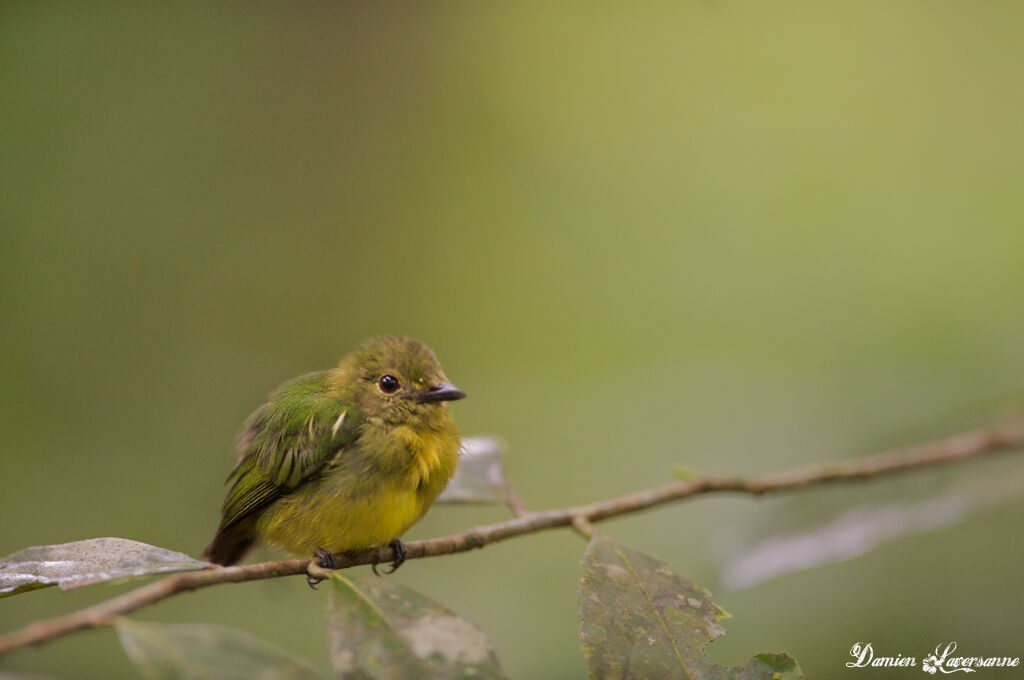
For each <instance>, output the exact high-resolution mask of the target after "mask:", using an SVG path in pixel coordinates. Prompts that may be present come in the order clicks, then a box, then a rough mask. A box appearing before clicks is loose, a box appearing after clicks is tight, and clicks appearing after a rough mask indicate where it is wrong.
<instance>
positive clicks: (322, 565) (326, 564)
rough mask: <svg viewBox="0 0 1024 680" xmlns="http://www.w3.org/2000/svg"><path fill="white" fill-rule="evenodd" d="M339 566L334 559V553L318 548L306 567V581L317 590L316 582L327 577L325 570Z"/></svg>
mask: <svg viewBox="0 0 1024 680" xmlns="http://www.w3.org/2000/svg"><path fill="white" fill-rule="evenodd" d="M337 568H338V563H337V562H336V561H335V559H334V554H333V553H330V552H328V551H326V550H324V549H323V548H317V549H316V555H315V556H314V559H313V560H311V561H310V563H309V566H308V567H306V583H307V584H309V587H310V588H312V589H313V590H316V584H318V583H320V581H323V580H324V579H325V578H327V575H326V574H325V573H324V570H327V569H337Z"/></svg>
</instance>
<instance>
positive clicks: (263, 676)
mask: <svg viewBox="0 0 1024 680" xmlns="http://www.w3.org/2000/svg"><path fill="white" fill-rule="evenodd" d="M117 631H118V634H119V635H120V637H121V646H122V647H124V651H125V653H126V654H127V655H128V658H130V659H131V660H132V663H134V664H135V666H136V667H137V668H138V669H139V671H140V672H141V673H142V675H143V676H145V677H146V678H148V679H149V680H196V679H198V678H217V679H218V680H252V679H253V678H259V680H324V677H323V676H322V675H320V674H319V673H317V672H316V671H315V670H313V669H312V668H310V667H309V666H307V665H306V664H305V663H304V662H303V661H301V660H299V659H296V658H294V657H292V656H290V655H289V654H288V653H286V652H284V651H282V650H280V649H278V648H277V647H274V646H273V645H271V644H268V643H266V642H264V641H263V640H260V639H259V638H257V637H254V636H252V635H249V634H248V633H243V632H241V631H237V630H231V629H230V628H224V627H223V626H214V625H210V624H202V623H184V624H182V623H179V624H160V623H139V622H138V621H131V620H128V619H120V620H119V621H118V623H117Z"/></svg>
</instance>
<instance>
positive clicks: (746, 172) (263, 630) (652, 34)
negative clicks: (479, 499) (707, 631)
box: [0, 1, 1024, 679]
mask: <svg viewBox="0 0 1024 680" xmlns="http://www.w3.org/2000/svg"><path fill="white" fill-rule="evenodd" d="M1021 26H1024V5H1021V4H1020V3H1018V2H1010V1H1005V2H986V3H968V4H965V3H960V2H901V3H891V2H864V3H844V4H836V3H825V4H822V3H816V2H786V3H781V4H780V3H772V4H767V3H735V2H686V3H664V2H661V3H658V2H654V3H647V2H642V3H629V4H616V3H579V4H563V3H498V4H495V3H485V4H477V3H445V4H416V5H409V4H402V5H399V4H378V3H362V4H358V5H355V4H349V3H316V4H306V5H296V4H274V3H262V2H257V3H203V4H193V5H184V6H183V5H175V6H173V7H172V6H164V7H160V6H156V5H149V4H136V3H115V4H105V5H104V4H90V3H80V4H72V3H28V2H7V3H4V4H3V6H2V7H0V92H2V95H0V120H2V130H0V194H2V200H0V311H2V318H3V329H2V333H0V348H2V354H0V355H2V357H3V358H2V360H0V427H2V430H0V431H2V435H0V470H2V474H0V554H7V553H10V552H14V551H15V550H18V549H21V548H23V547H26V546H29V545H38V544H46V543H58V542H63V541H70V540H76V539H82V538H90V537H96V536H123V537H128V538H134V539H137V540H142V541H147V542H150V543H154V544H157V545H160V546H165V547H169V548H173V549H178V550H181V551H184V552H188V553H190V554H193V555H198V553H199V552H200V551H201V550H202V548H203V546H204V545H205V544H206V542H207V541H208V539H209V538H210V536H211V535H212V532H213V530H214V528H215V526H216V523H217V519H218V512H219V507H220V503H221V500H222V493H223V487H222V481H223V478H224V476H225V475H226V473H227V471H228V468H229V466H230V446H231V441H232V438H233V436H234V434H235V431H236V428H237V427H238V425H239V423H240V422H241V421H242V419H243V418H244V417H245V416H246V415H247V414H248V413H249V411H250V410H252V409H253V408H254V407H255V406H256V405H258V404H259V402H260V400H261V399H262V397H263V396H264V395H265V393H266V392H267V391H269V390H270V389H271V388H272V387H274V386H275V385H277V384H278V383H280V382H281V381H283V380H285V379H287V378H289V377H292V376H294V375H297V374H300V373H303V372H306V371H310V370H315V369H320V368H326V367H329V366H330V365H332V364H333V363H334V362H335V361H337V359H338V358H339V357H340V356H341V355H342V354H344V353H345V352H346V351H347V350H348V349H349V348H350V347H351V346H352V345H354V344H355V343H357V342H359V341H361V340H363V339H365V338H366V337H368V336H370V335H373V334H377V333H382V332H387V333H400V334H411V335H415V336H418V337H421V338H423V339H424V340H426V341H427V342H428V343H430V344H431V345H432V346H433V347H434V348H435V350H436V351H437V353H438V355H439V357H440V358H441V360H442V362H443V364H444V366H445V368H446V371H447V373H448V375H449V376H450V377H451V378H452V379H453V380H454V381H455V382H456V383H457V384H459V385H460V386H461V387H463V388H464V389H465V390H466V391H467V392H468V393H469V395H470V397H469V398H468V399H466V400H465V401H462V402H459V403H458V404H456V405H454V406H453V413H454V415H455V418H456V420H457V422H458V423H459V425H460V427H461V429H462V430H463V432H464V433H466V434H493V435H497V436H499V437H501V438H502V439H503V440H505V441H506V442H507V443H508V445H509V452H508V458H507V466H508V469H509V473H510V475H511V477H512V479H513V481H514V483H515V485H516V486H517V488H518V490H519V492H520V494H521V495H522V496H523V498H524V499H525V500H526V502H527V504H528V505H529V506H531V507H532V508H534V509H544V508H551V507H560V506H565V505H569V504H575V503H580V502H586V501H590V500H596V499H600V498H604V497H608V496H612V495H616V494H619V493H624V492H628V491H633V490H637V489H640V488H645V487H649V486H653V485H656V484H659V483H662V482H664V481H667V480H668V479H670V478H671V477H670V470H671V469H672V468H673V467H675V466H680V465H682V466H688V467H691V468H695V469H698V470H701V471H706V472H714V473H723V474H726V473H737V474H739V473H749V474H753V473H757V472H765V471H772V470H782V469H785V468H787V467H791V466H794V465H798V464H803V463H809V462H814V461H826V460H831V459H835V458H839V457H843V456H853V455H859V454H866V453H871V452H874V451H876V450H879V449H882V448H885V447H888V446H892V445H899V444H909V443H913V442H916V441H920V440H924V439H928V438H931V437H934V436H939V435H943V434H948V433H951V432H956V431H958V430H960V429H962V428H965V427H970V426H974V425H981V424H984V423H986V422H990V421H991V419H992V418H993V417H995V416H996V415H998V414H1000V413H1002V412H1004V411H1005V410H1006V408H1007V404H1013V403H1018V402H1019V400H1018V398H1017V396H1016V395H1018V394H1019V390H1020V388H1021V386H1022V384H1024V314H1022V306H1024V229H1022V226H1021V225H1022V218H1024V192H1022V191H1021V187H1022V182H1024V166H1022V159H1024V126H1022V125H1021V118H1020V115H1021V114H1020V112H1021V110H1022V109H1024V92H1022V83H1024V59H1022V57H1024V47H1022V45H1024V42H1022V40H1021V39H1022V34H1021ZM1021 476H1022V465H1021V462H1020V461H1015V460H1014V459H1013V458H1012V457H1011V458H1007V459H1005V460H1002V461H999V462H993V463H983V464H978V465H972V466H969V467H961V468H957V469H956V470H947V471H943V472H938V473H929V474H927V475H921V476H920V477H919V478H917V480H918V481H916V482H913V481H911V480H905V481H896V482H886V483H883V484H881V485H875V486H872V487H871V490H868V489H864V490H863V491H854V490H850V491H842V492H839V491H837V490H835V489H832V490H821V491H814V492H808V493H806V494H803V495H801V496H799V497H792V498H790V499H764V500H761V501H754V500H751V499H747V498H715V499H701V500H697V501H693V502H689V503H686V504H683V505H679V506H674V507H670V508H664V509H660V510H656V511H652V512H648V513H645V514H642V515H637V516H633V517H631V518H628V519H623V520H619V521H615V522H610V523H608V524H606V525H604V526H605V528H606V530H607V531H608V532H609V533H611V534H612V535H613V536H615V537H616V538H618V539H620V540H622V541H624V542H626V543H628V544H629V545H631V546H633V547H635V548H637V549H640V550H643V551H647V552H649V553H652V554H655V555H657V556H659V557H661V558H663V559H665V560H666V561H667V562H668V563H669V564H670V565H671V566H672V567H673V568H674V569H675V570H677V571H679V572H681V573H683V574H686V575H688V576H691V577H692V578H694V579H695V580H697V581H698V582H699V583H701V584H703V585H705V586H707V587H709V588H710V589H712V590H713V591H714V592H715V595H716V599H717V601H718V602H719V603H720V604H722V605H723V606H724V607H725V609H727V610H728V611H729V612H730V613H731V614H732V615H733V618H732V619H731V620H730V621H729V622H728V625H727V631H728V634H727V636H726V637H725V638H723V639H721V640H720V641H718V642H716V643H715V645H714V650H715V656H716V658H718V659H719V660H721V661H723V662H727V663H741V662H743V661H744V660H745V659H746V658H747V657H749V656H750V655H751V654H753V653H756V652H760V651H781V650H786V651H789V652H790V653H792V654H794V655H795V656H796V657H797V658H798V659H799V660H800V661H801V663H802V665H803V667H804V669H805V670H806V671H807V672H808V674H809V677H837V676H839V675H841V674H848V673H851V671H848V670H847V669H845V668H843V664H844V663H845V662H846V661H847V660H849V655H848V651H849V649H850V646H851V645H852V644H853V643H855V642H858V641H872V642H873V643H874V646H875V647H876V649H880V650H882V651H887V652H888V653H890V654H895V653H897V652H898V653H902V654H903V655H905V656H907V655H911V656H917V657H918V658H920V657H922V656H924V655H925V654H926V653H927V652H929V651H930V650H931V649H932V648H933V647H934V646H935V645H936V644H939V643H944V642H946V641H949V640H956V641H957V642H958V643H959V645H960V649H961V651H965V652H967V651H971V652H973V653H976V654H985V655H1004V654H1008V655H1016V656H1021V655H1022V652H1024V649H1022V648H1021V647H1020V642H1021V636H1020V632H1021V629H1020V608H1021V605H1022V604H1024V581H1022V580H1021V579H1020V577H1019V563H1020V558H1021V549H1020V547H1019V543H1018V542H1017V538H1018V537H1019V536H1020V535H1021V533H1022V532H1024V507H1022V506H1021V504H1020V503H1014V502H1005V503H999V504H995V505H989V506H988V507H986V508H984V509H983V510H982V511H980V512H977V513H975V514H973V515H971V516H970V517H968V518H967V519H966V521H964V522H961V523H959V524H956V525H955V526H952V527H948V528H945V529H941V530H936V531H931V532H928V533H923V534H915V535H911V536H906V537H904V538H902V539H900V540H892V541H889V542H886V543H883V544H882V545H880V546H879V547H878V548H877V549H876V550H874V551H872V552H869V553H868V554H866V555H863V556H860V557H857V558H855V559H852V560H849V561H845V562H841V563H837V564H832V565H828V566H822V567H818V568H815V569H811V570H806V571H799V572H794V573H790V574H786V575H783V576H780V577H778V578H775V579H772V580H769V581H766V582H763V583H760V584H758V585H754V586H751V587H747V588H740V589H729V588H727V587H726V585H725V584H724V583H723V582H722V579H721V577H720V573H721V572H720V567H721V560H720V553H721V546H722V545H723V544H728V543H729V541H730V540H734V539H735V536H736V535H743V532H744V531H746V530H747V528H749V527H761V528H763V527H764V526H765V524H766V522H767V523H768V524H769V525H770V524H771V523H772V522H773V521H775V520H774V519H773V518H776V517H778V518H780V519H779V520H778V523H777V525H778V526H779V527H783V528H785V527H787V526H789V525H790V524H792V523H793V522H794V521H795V522H796V523H800V522H804V523H807V524H809V525H810V524H813V523H814V522H815V521H817V520H819V519H821V518H822V517H824V518H826V519H827V518H828V517H830V516H834V515H836V514H837V513H839V512H840V511H841V508H837V507H836V506H837V504H838V505H841V506H842V507H856V506H857V505H858V504H868V505H870V504H874V503H883V502H884V503H891V502H899V501H900V499H902V498H928V497H930V496H929V494H932V493H944V494H948V493H951V492H956V490H957V489H958V488H959V486H960V484H961V480H967V479H968V478H970V481H971V484H970V488H972V489H974V490H975V491H974V492H972V493H976V492H977V490H978V489H981V490H982V492H981V493H982V494H984V490H985V489H987V488H988V486H987V485H989V484H996V482H998V481H1000V480H1002V481H1005V480H1006V479H1018V480H1019V479H1021ZM837 494H839V496H837ZM858 494H859V495H858ZM840 496H841V498H842V500H841V502H838V501H837V500H836V499H837V498H838V497H840ZM505 516H506V513H505V512H504V511H502V510H501V509H499V508H488V507H454V506H443V507H441V506H439V507H437V508H435V509H434V510H433V511H432V512H431V513H430V515H429V516H428V518H427V519H426V520H425V521H424V522H423V523H422V524H420V525H418V526H417V527H416V528H415V529H414V530H413V531H412V532H411V534H410V535H409V536H408V537H409V538H424V537H429V536H433V535H440V534H443V533H448V532H452V531H456V530H459V529H461V528H465V527H467V526H470V525H473V524H477V523H483V522H490V521H497V520H499V519H502V518H504V517H505ZM794 518H796V519H795V520H794ZM787 523H789V524H787ZM760 530H761V529H758V531H760ZM737 532H738V533H737ZM730 536H731V537H733V538H732V539H730V538H729V537H730ZM582 549H583V543H582V541H581V540H580V539H579V538H577V537H576V536H574V535H573V534H571V533H569V532H564V531H562V532H553V533H547V534H543V535H536V536H531V537H525V538H521V539H517V540H514V541H509V542H506V543H502V544H499V545H494V546H491V547H488V548H486V549H485V550H481V551H476V552H474V553H472V554H464V555H459V556H452V557H447V558H441V559H432V560H423V561H417V562H414V563H410V564H409V565H407V566H406V567H405V568H404V569H402V570H401V571H400V572H399V573H398V574H397V575H396V576H395V577H393V578H396V579H397V580H398V581H400V582H402V583H404V584H407V585H410V586H412V587H415V588H417V589H419V590H421V591H422V592H424V593H426V594H428V595H429V596H431V597H433V598H435V599H437V600H439V601H441V602H443V603H445V604H446V605H448V606H449V607H451V608H452V609H454V610H456V611H458V612H460V613H462V614H464V615H466V616H467V617H469V618H471V619H473V620H474V621H476V622H477V623H479V624H480V625H481V626H482V627H483V628H484V630H486V631H487V632H488V633H489V634H490V636H491V637H492V639H493V641H494V643H495V645H496V647H497V650H498V655H499V658H500V660H501V661H502V663H503V665H504V667H505V668H506V670H507V671H508V673H509V674H510V676H512V677H513V678H552V679H560V678H583V677H585V676H586V671H585V668H584V665H583V660H582V656H581V654H580V652H579V649H578V646H577V642H576V629H575V611H576V602H575V598H576V582H577V579H578V576H579V572H580V566H579V562H580V558H581V556H582ZM270 556H271V553H261V554H259V555H257V556H256V557H257V558H267V557H270ZM124 588H125V586H123V585H122V586H98V587H94V588H91V589H83V590H80V591H75V592H72V593H60V592H58V591H56V589H50V590H47V591H41V592H38V593H32V594H29V595H23V596H19V597H16V598H11V599H8V600H4V601H3V602H0V622H2V627H3V629H4V630H9V629H12V628H14V627H16V626H20V625H22V624H23V623H25V622H27V621H29V620H32V619H34V618H38V617H42V616H48V615H55V614H58V613H61V612H65V611H69V610H71V609H73V608H77V607H80V606H84V605H85V604H88V603H91V602H94V601H96V600H97V599H99V598H102V597H105V596H107V595H111V594H113V593H115V592H119V591H121V590H124ZM323 599H324V594H323V593H322V592H321V593H314V592H312V591H310V590H309V589H308V588H307V587H306V584H305V583H304V581H303V580H302V579H297V578H293V579H283V580H278V581H272V582H260V583H251V584H244V585H233V586H224V587H218V588H214V589H210V590H206V591H203V592H200V593H196V594H191V595H184V596H179V597H176V598H174V599H173V600H170V601H167V602H164V603H162V604H159V605H158V606H154V607H152V608H150V609H147V610H145V611H143V612H141V613H140V614H138V618H140V619H143V620H155V621H176V622H182V621H208V622H217V623H221V624H224V625H228V626H233V627H237V628H240V629H243V630H246V631H249V632H251V633H254V634H256V635H258V636H260V637H263V638H265V639H268V640H273V641H275V642H276V643H277V644H278V645H280V646H282V647H284V648H285V649H287V650H289V651H291V652H293V653H295V654H296V655H299V656H302V657H304V658H306V659H308V660H310V661H311V662H312V663H313V664H314V665H316V666H318V667H321V668H327V665H328V662H327V655H326V644H325V641H324V633H323V626H322V619H323ZM3 667H5V668H8V669H14V670H19V669H20V670H33V671H39V672H47V673H52V674H53V675H56V676H59V677H64V678H86V679H92V678H96V679H99V678H104V679H109V678H122V677H124V678H130V677H136V675H135V672H134V670H133V669H132V668H131V667H130V666H129V664H128V662H127V661H126V660H125V658H124V656H123V654H122V653H121V652H120V650H119V647H118V643H117V641H116V636H115V635H114V634H113V633H112V632H110V631H100V632H88V633H83V634H79V635H76V636H72V637H70V638H65V639H63V640H60V641H58V642H55V643H53V644H51V645H48V646H46V647H44V648H41V649H38V650H26V651H21V652H19V653H17V654H14V655H11V656H10V657H8V658H6V659H4V661H3ZM912 673H920V669H914V670H913V671H912ZM898 675H899V674H898V673H895V672H893V673H890V674H887V675H886V677H890V676H891V677H897V676H898ZM907 675H908V676H911V672H908V673H907ZM865 677H866V676H865ZM913 677H917V676H913Z"/></svg>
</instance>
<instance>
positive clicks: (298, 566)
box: [0, 425, 1024, 655]
mask: <svg viewBox="0 0 1024 680" xmlns="http://www.w3.org/2000/svg"><path fill="white" fill-rule="evenodd" d="M1020 447H1024V425H1008V426H1003V427H998V428H994V429H990V430H977V431H974V432H968V433H966V434H961V435H957V436H954V437H949V438H947V439H941V440H938V441H935V442H931V443H928V444H923V445H920V446H915V447H911V448H907V449H901V450H897V451H889V452H886V453H880V454H877V455H874V456H868V457H865V458H857V459H851V460H846V461H842V462H837V463H833V464H827V465H812V466H808V467H804V468H800V469H797V470H792V471H790V472H783V473H779V474H774V475H766V476H763V477H755V478H751V479H743V478H736V477H699V478H697V479H692V480H687V481H680V482H675V483H672V484H666V485H664V486H661V487H658V488H656V489H649V490H647V491H640V492H637V493H632V494H628V495H625V496H619V497H618V498H612V499H609V500H606V501H601V502H598V503H591V504H589V505H580V506H576V507H572V508H564V509H561V510H548V511H546V512H526V513H525V514H523V515H522V516H520V517H516V518H515V519H511V520H508V521H505V522H499V523H497V524H488V525H485V526H479V527H474V528H472V529H467V530H466V531H463V532H461V533H458V534H452V535H451V536H443V537H441V538H434V539H430V540H426V541H413V542H410V543H407V544H406V548H407V549H408V554H407V558H408V559H415V558H419V557H434V556H437V555H450V554H453V553H457V552H465V551H468V550H472V549H473V548H482V547H483V546H485V545H487V544H489V543H495V542H497V541H503V540H505V539H508V538H513V537H515V536H522V535H524V534H531V533H534V532H537V531H543V530H545V529H553V528H555V527H565V526H575V527H577V529H583V530H586V529H588V528H589V526H590V523H591V522H597V521H600V520H603V519H608V518H610V517H617V516H619V515H625V514H628V513H632V512H637V511H640V510H645V509H647V508H653V507H655V506H658V505H663V504H665V503H669V502H671V501H678V500H682V499H684V498H690V497H691V496H698V495H702V494H708V493H719V492H734V493H741V494H750V495H754V496H760V495H762V494H767V493H778V492H784V491H793V490H796V489H802V488H804V487H808V486H815V485H818V484H827V483H831V482H839V481H853V480H864V479H869V478H872V477H879V476H882V475H890V474H894V473H898V472H904V471H908V470H915V469H920V468H925V467H931V466H936V465H943V464H946V463H952V462H956V461H961V460H967V459H971V458H977V457H980V456H983V455H986V454H993V453H997V452H1000V451H1008V450H1010V449H1014V448H1020ZM584 533H585V531H584ZM393 558H394V556H393V554H392V551H391V549H390V548H379V549H376V550H370V551H367V552H364V553H360V554H358V555H353V556H341V555H339V556H338V567H339V568H340V567H352V566H356V565H360V564H371V563H375V562H377V563H381V562H390V561H391V560H392V559H393ZM309 562H310V560H308V559H295V560H283V561H280V562H261V563H259V564H248V565H244V566H235V567H216V568H211V569H206V570H203V571H193V572H184V573H180V574H175V575H173V576H168V577H166V578H163V579H161V580H159V581H156V582H154V583H150V584H148V585H144V586H142V587H140V588H136V589H135V590H132V591H129V592H127V593H124V594H123V595H119V596H118V597H115V598H112V599H109V600H106V601H104V602H100V603H99V604H96V605H93V606H92V607H87V608H86V609H81V610H79V611H76V612H73V613H70V614H66V615H64V616H58V617H55V618H52V619H45V620H41V621H36V622H33V623H30V624H29V625H27V626H25V627H24V628H22V629H21V630H18V631H15V632H13V633H9V634H7V635H4V636H0V655H2V654H4V653H6V652H9V651H11V650H12V649H16V648H19V647H25V646H28V645H38V644H41V643H44V642H48V641H50V640H53V639H54V638H58V637H61V636H63V635H67V634H69V633H73V632H75V631H78V630H83V629H86V628H96V627H99V626H107V625H111V623H112V622H113V620H114V618H115V617H117V616H121V615H123V614H127V613H129V612H133V611H135V610H137V609H141V608H142V607H145V606H147V605H150V604H153V603H154V602H158V601H160V600H163V599H166V598H168V597H171V596H172V595H175V594H177V593H181V592H184V591H187V590H197V589H199V588H205V587H207V586H212V585H216V584H218V583H240V582H242V581H256V580H261V579H267V578H276V577H279V576H292V575H295V574H305V573H306V569H307V566H308V565H309Z"/></svg>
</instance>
